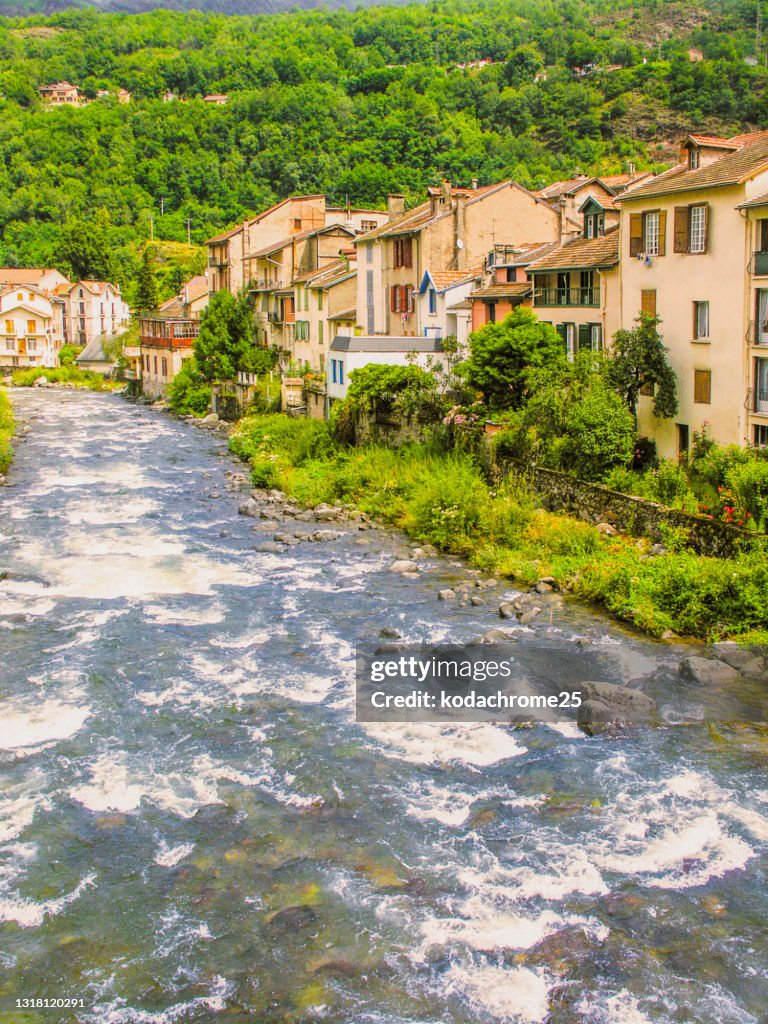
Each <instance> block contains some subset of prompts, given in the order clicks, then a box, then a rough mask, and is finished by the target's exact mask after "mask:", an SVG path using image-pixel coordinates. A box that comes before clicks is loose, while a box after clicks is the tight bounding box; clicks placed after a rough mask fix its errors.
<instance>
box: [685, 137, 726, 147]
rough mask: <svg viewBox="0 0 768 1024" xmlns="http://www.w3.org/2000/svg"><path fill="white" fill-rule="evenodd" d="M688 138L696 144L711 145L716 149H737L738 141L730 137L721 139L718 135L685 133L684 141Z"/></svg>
mask: <svg viewBox="0 0 768 1024" xmlns="http://www.w3.org/2000/svg"><path fill="white" fill-rule="evenodd" d="M688 139H690V140H691V141H692V142H695V143H696V145H697V146H713V147H715V148H717V149H738V148H739V146H738V143H736V142H732V141H731V140H730V139H721V138H720V136H719V135H687V136H686V141H687V140H688Z"/></svg>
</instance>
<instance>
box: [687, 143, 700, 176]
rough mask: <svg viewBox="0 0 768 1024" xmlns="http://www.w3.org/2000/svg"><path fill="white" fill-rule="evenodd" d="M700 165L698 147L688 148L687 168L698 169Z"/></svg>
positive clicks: (690, 169)
mask: <svg viewBox="0 0 768 1024" xmlns="http://www.w3.org/2000/svg"><path fill="white" fill-rule="evenodd" d="M700 166H701V154H700V153H699V151H698V149H695V148H694V147H691V149H689V150H688V170H689V171H698V169H699V167H700Z"/></svg>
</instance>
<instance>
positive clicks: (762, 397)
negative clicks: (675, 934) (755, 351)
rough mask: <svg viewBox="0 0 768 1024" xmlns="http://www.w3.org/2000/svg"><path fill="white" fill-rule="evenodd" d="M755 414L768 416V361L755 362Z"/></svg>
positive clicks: (759, 360)
mask: <svg viewBox="0 0 768 1024" xmlns="http://www.w3.org/2000/svg"><path fill="white" fill-rule="evenodd" d="M755 412H757V413H760V415H761V416H768V359H756V360H755Z"/></svg>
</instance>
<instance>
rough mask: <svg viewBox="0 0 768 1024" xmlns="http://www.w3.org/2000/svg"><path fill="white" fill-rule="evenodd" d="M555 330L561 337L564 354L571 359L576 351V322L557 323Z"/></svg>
mask: <svg viewBox="0 0 768 1024" xmlns="http://www.w3.org/2000/svg"><path fill="white" fill-rule="evenodd" d="M555 330H556V331H557V333H558V334H559V335H560V337H561V338H562V339H563V345H564V346H565V354H566V356H567V357H568V359H573V357H574V355H575V353H576V324H558V325H557V327H556V328H555Z"/></svg>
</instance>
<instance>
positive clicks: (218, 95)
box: [203, 92, 229, 107]
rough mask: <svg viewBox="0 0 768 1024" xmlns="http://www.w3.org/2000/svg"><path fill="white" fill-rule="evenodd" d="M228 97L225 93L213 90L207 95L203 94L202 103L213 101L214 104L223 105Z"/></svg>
mask: <svg viewBox="0 0 768 1024" xmlns="http://www.w3.org/2000/svg"><path fill="white" fill-rule="evenodd" d="M228 99H229V97H228V96H227V95H226V94H225V93H222V92H214V93H211V94H210V95H209V96H203V103H213V104H214V106H217V107H223V106H224V105H225V104H226V102H227V100H228Z"/></svg>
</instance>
